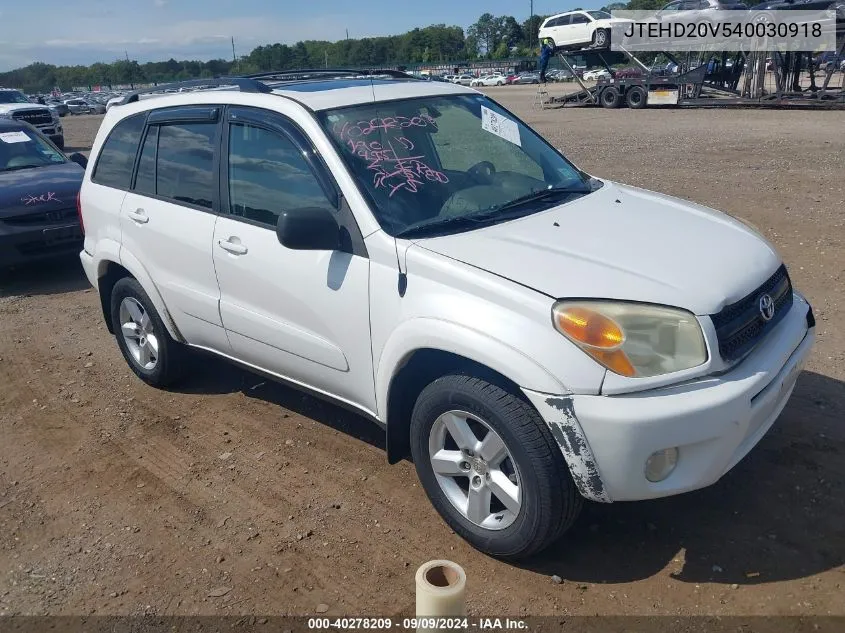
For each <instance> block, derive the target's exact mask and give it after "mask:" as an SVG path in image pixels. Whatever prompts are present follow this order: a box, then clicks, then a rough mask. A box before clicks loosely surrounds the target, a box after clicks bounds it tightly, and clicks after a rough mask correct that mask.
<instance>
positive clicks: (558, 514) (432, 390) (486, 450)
mask: <svg viewBox="0 0 845 633" xmlns="http://www.w3.org/2000/svg"><path fill="white" fill-rule="evenodd" d="M411 452H412V455H413V458H414V464H415V466H416V469H417V474H418V476H419V478H420V482H421V483H422V486H423V488H424V489H425V491H426V494H427V495H428V498H429V499H430V500H431V503H432V505H434V507H435V509H436V510H437V511H438V512H439V513H440V515H441V516H442V517H443V519H444V520H445V521H446V522H447V523H448V524H449V525H450V526H451V527H452V529H454V530H455V532H456V533H457V534H459V535H460V536H461V537H463V538H464V539H466V540H467V541H468V542H469V543H470V544H472V545H473V546H474V547H475V548H477V549H479V550H480V551H482V552H484V553H486V554H490V555H491V556H496V557H499V558H504V559H510V560H517V559H523V558H526V557H528V556H531V555H533V554H536V553H537V552H539V551H541V550H543V549H544V548H546V547H548V546H549V545H550V544H552V543H553V542H554V541H555V540H557V538H558V537H559V536H560V535H561V534H562V533H563V532H564V531H565V530H566V529H568V528H569V527H570V526H571V525H572V523H573V522H574V521H575V519H576V517H577V516H578V513H579V512H580V509H581V505H582V498H581V496H580V494H579V493H578V491H577V489H576V487H575V484H574V483H573V481H572V478H571V476H570V474H569V470H568V469H567V466H566V462H565V461H564V459H563V455H562V454H561V452H560V448H559V447H558V446H557V444H556V443H555V441H554V438H553V437H552V435H551V433H550V432H549V429H548V427H547V426H546V423H545V422H544V421H543V420H542V418H540V416H539V414H538V413H537V412H536V411H535V410H534V409H533V408H532V407H531V406H530V405H529V404H528V403H527V402H526V401H525V400H523V399H522V398H520V397H519V396H518V395H516V394H514V393H511V392H509V391H506V390H505V389H503V388H501V387H499V386H497V385H494V384H491V383H489V382H487V381H485V380H482V379H481V378H477V377H474V376H470V375H464V374H454V375H448V376H443V377H441V378H438V379H437V380H435V381H434V382H432V383H431V384H430V385H428V386H427V387H426V388H425V389H423V391H422V393H420V396H419V398H418V399H417V402H416V405H415V406H414V411H413V414H412V418H411Z"/></svg>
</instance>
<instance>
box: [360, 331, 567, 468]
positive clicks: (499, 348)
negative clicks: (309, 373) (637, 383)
mask: <svg viewBox="0 0 845 633" xmlns="http://www.w3.org/2000/svg"><path fill="white" fill-rule="evenodd" d="M455 370H464V371H467V370H471V371H472V372H473V373H474V375H478V376H479V377H482V378H485V379H486V380H488V381H490V382H492V383H495V384H497V385H499V386H501V387H502V388H504V389H506V390H508V391H511V392H513V393H517V394H520V393H521V389H522V388H523V387H524V388H530V389H536V390H537V391H543V392H546V393H567V392H568V390H567V389H566V388H565V387H564V386H563V385H562V383H561V382H560V381H559V380H558V379H557V378H555V377H554V376H553V375H552V374H551V373H549V372H548V371H547V370H546V369H545V368H543V367H542V366H540V365H538V364H537V363H536V362H535V361H534V360H532V359H531V358H529V357H527V356H525V355H524V354H523V353H522V352H521V351H519V350H517V349H515V348H513V347H510V346H509V345H507V344H505V343H503V342H501V341H498V340H496V339H493V338H491V337H489V336H487V335H485V334H482V333H481V332H478V331H477V330H472V329H470V328H467V327H465V326H461V325H458V324H455V323H450V322H446V321H439V320H436V319H415V320H413V321H409V322H406V323H405V325H404V326H400V327H399V328H397V330H396V331H395V332H394V333H393V335H392V336H391V337H390V339H389V340H388V342H387V344H386V345H385V347H384V350H383V352H382V354H381V357H380V360H379V364H378V369H377V372H376V402H377V407H378V414H379V415H378V417H379V419H380V420H383V421H385V423H386V427H387V457H388V461H389V462H390V463H391V464H393V463H396V462H398V461H400V460H402V459H404V458H405V457H407V456H408V451H409V449H410V444H409V429H410V419H411V412H412V410H413V406H414V403H415V402H416V396H417V395H418V394H419V392H420V391H421V390H422V389H423V388H424V387H425V386H426V385H427V384H429V383H430V382H431V381H432V380H434V379H436V378H437V377H439V376H442V375H445V374H447V373H449V372H451V371H455ZM529 385H535V386H534V387H529Z"/></svg>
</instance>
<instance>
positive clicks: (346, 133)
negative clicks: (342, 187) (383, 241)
mask: <svg viewBox="0 0 845 633" xmlns="http://www.w3.org/2000/svg"><path fill="white" fill-rule="evenodd" d="M320 118H321V119H322V123H323V126H324V128H325V129H326V132H327V133H328V135H329V137H330V138H331V139H332V140H333V141H334V143H335V145H336V146H337V148H338V150H339V152H340V153H341V156H342V157H343V158H344V160H345V161H346V163H347V165H348V167H349V169H350V172H351V173H352V174H353V176H354V177H355V178H356V179H357V180H358V182H359V184H360V186H361V188H362V189H363V190H364V191H365V192H366V194H367V195H368V196H369V198H370V200H371V203H372V207H373V212H374V213H375V215H376V219H377V220H378V222H379V224H380V225H381V226H382V228H383V229H384V230H385V231H386V232H388V233H389V234H391V235H396V236H400V235H401V236H403V237H411V236H414V235H418V236H422V235H435V234H445V233H451V232H457V231H461V230H467V229H470V228H475V227H477V226H480V225H481V223H482V222H488V223H489V222H499V221H505V220H509V219H513V218H515V217H520V216H524V215H527V214H529V213H536V212H538V211H542V210H545V209H549V208H551V207H552V206H555V205H556V204H560V203H561V202H564V201H566V199H567V198H571V197H574V196H579V195H585V194H587V193H589V192H590V191H591V189H590V186H589V183H588V181H587V177H586V176H585V175H584V174H582V173H581V172H580V171H579V170H578V169H576V168H575V167H574V166H573V165H572V164H571V163H569V162H568V161H567V160H566V159H565V158H563V156H561V154H559V153H558V152H557V151H556V150H555V149H553V148H552V147H551V146H550V145H549V144H547V143H546V142H545V141H544V140H543V139H542V138H541V137H540V136H538V135H537V134H535V133H534V132H533V131H532V130H531V129H530V128H529V127H528V126H527V125H525V124H524V123H522V122H521V121H519V120H518V119H516V118H515V117H514V116H513V115H511V114H509V113H508V112H506V111H505V110H503V109H502V108H501V107H500V106H499V105H497V104H496V103H495V102H493V101H491V100H490V99H488V98H487V97H485V96H483V95H454V96H442V97H425V98H421V99H404V100H401V101H389V102H383V103H373V104H366V105H360V106H354V107H347V108H340V109H337V110H329V111H326V112H322V113H321V114H320Z"/></svg>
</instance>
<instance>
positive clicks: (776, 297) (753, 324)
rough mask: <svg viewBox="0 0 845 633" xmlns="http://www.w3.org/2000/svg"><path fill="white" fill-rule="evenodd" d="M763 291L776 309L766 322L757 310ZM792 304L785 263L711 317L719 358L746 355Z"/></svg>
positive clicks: (790, 286)
mask: <svg viewBox="0 0 845 633" xmlns="http://www.w3.org/2000/svg"><path fill="white" fill-rule="evenodd" d="M766 294H767V295H769V296H770V297H771V298H772V300H773V301H774V308H775V311H774V316H773V317H772V318H771V319H770V320H769V321H766V320H765V319H764V318H763V315H762V313H761V311H760V298H761V297H762V296H763V295H766ZM791 307H792V282H791V281H790V279H789V273H787V271H786V266H781V267H780V268H778V270H777V272H775V274H774V275H772V276H771V277H769V279H768V280H767V281H766V283H764V284H763V285H762V286H760V287H759V288H757V289H756V290H755V291H754V292H752V293H751V294H749V295H747V296H746V297H744V298H742V299H740V300H739V301H737V302H736V303H732V304H731V305H729V306H725V307H724V308H723V309H722V311H721V312H719V313H718V314H713V315H711V316H710V318H711V319H712V321H713V325H714V327H715V328H716V336H717V337H718V340H719V353H720V354H721V356H722V358H723V359H724V360H725V361H728V362H732V361H736V360H738V359H740V358H742V357H743V356H745V355H746V354H747V353H748V352H750V351H751V350H752V349H754V346H755V345H757V343H759V342H760V340H761V339H762V338H763V337H764V336H765V335H766V334H767V333H768V332H769V331H770V330H771V329H772V328H774V327H775V325H777V324H778V322H779V321H780V320H781V319H782V318H783V317H784V316H785V315H786V313H787V312H789V308H791Z"/></svg>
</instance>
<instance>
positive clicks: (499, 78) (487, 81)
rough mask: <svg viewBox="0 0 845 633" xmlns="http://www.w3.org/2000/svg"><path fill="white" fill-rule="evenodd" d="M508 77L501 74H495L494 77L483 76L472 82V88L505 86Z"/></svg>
mask: <svg viewBox="0 0 845 633" xmlns="http://www.w3.org/2000/svg"><path fill="white" fill-rule="evenodd" d="M505 80H506V77H505V76H504V75H503V74H501V73H493V74H492V75H483V76H481V77H479V78H477V79H473V80H472V81H471V82H470V84H469V85H470V86H504V85H505Z"/></svg>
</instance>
